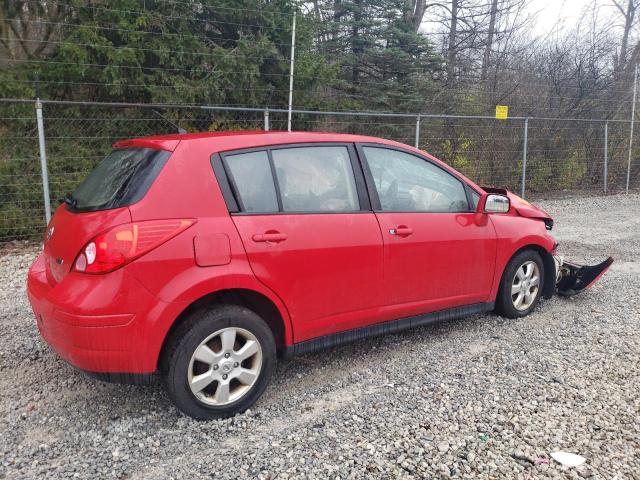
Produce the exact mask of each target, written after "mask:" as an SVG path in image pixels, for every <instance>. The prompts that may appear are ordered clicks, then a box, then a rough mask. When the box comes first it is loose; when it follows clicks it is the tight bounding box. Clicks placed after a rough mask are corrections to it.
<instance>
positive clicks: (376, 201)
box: [356, 142, 480, 213]
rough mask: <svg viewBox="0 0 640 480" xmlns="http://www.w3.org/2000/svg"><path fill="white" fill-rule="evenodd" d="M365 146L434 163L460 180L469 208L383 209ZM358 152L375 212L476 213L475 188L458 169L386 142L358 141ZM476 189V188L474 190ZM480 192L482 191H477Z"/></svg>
mask: <svg viewBox="0 0 640 480" xmlns="http://www.w3.org/2000/svg"><path fill="white" fill-rule="evenodd" d="M364 147H371V148H380V149H383V150H385V149H386V150H395V151H398V152H402V153H405V154H407V155H412V156H414V157H416V158H419V159H421V160H424V161H425V162H427V163H429V164H430V165H433V166H434V167H437V168H439V169H440V170H442V171H443V172H445V173H447V174H449V175H451V176H452V177H453V178H455V179H456V180H458V181H459V182H460V183H461V184H462V188H463V190H464V193H465V198H466V200H467V210H459V211H453V212H452V211H450V210H383V209H382V203H381V202H380V197H379V196H378V190H377V188H376V185H375V181H374V179H373V174H372V173H371V169H370V168H369V161H368V160H367V155H366V154H365V152H364ZM356 152H357V154H358V157H359V159H360V163H361V165H362V170H363V172H364V177H365V181H366V183H367V191H368V193H369V197H370V198H371V205H372V207H373V211H374V213H475V212H476V210H475V209H474V208H472V203H471V201H470V195H471V194H470V192H469V190H474V189H473V188H471V186H470V185H469V184H468V183H467V182H465V181H464V180H463V179H462V178H460V175H459V174H458V172H456V171H450V170H448V169H446V168H444V167H442V166H441V165H438V164H437V163H436V162H434V161H432V160H431V159H430V158H428V157H426V156H425V155H420V154H419V153H416V152H413V151H410V150H407V149H405V148H401V147H397V146H395V145H388V144H385V143H374V142H359V143H356ZM474 191H475V190H474ZM476 193H480V192H476Z"/></svg>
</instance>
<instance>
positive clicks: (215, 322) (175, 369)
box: [162, 305, 276, 420]
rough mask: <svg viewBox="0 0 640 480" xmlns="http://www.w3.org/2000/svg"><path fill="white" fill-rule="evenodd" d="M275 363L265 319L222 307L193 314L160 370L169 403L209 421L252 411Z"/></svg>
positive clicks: (171, 344)
mask: <svg viewBox="0 0 640 480" xmlns="http://www.w3.org/2000/svg"><path fill="white" fill-rule="evenodd" d="M230 332H234V333H233V336H232V334H231V333H230ZM225 344H226V345H225ZM230 345H231V348H229V346H230ZM225 347H226V348H225ZM245 347H246V348H245ZM254 351H255V353H252V352H254ZM225 352H226V353H225ZM275 362H276V346H275V341H274V338H273V333H272V332H271V330H270V329H269V327H268V326H267V324H266V323H265V322H264V320H262V319H261V318H260V317H259V316H258V315H256V314H255V313H254V312H252V311H251V310H249V309H247V308H244V307H240V306H236V305H222V306H216V307H213V308H208V309H203V310H198V311H196V312H194V313H192V314H191V315H190V316H189V317H188V318H187V319H186V320H185V321H184V322H183V323H182V324H181V325H180V326H179V327H178V328H177V329H176V330H175V332H174V333H173V334H172V335H171V338H170V339H169V340H168V345H167V349H166V351H165V354H164V356H163V366H162V371H163V375H164V380H165V384H166V389H167V393H168V395H169V398H170V399H171V401H172V402H173V403H174V405H175V406H176V407H177V408H178V409H179V410H180V411H182V412H183V413H185V414H186V415H188V416H190V417H192V418H195V419H197V420H211V419H215V418H227V417H231V416H233V415H235V414H237V413H242V412H244V411H245V410H246V409H247V408H249V407H251V406H252V405H253V404H254V403H255V402H256V400H258V398H260V396H261V395H262V393H263V392H264V390H265V389H266V388H267V385H268V383H269V380H270V379H271V374H272V373H273V369H274V366H275ZM223 377H224V379H223ZM212 379H213V380H212ZM225 385H226V387H225ZM201 387H202V388H201Z"/></svg>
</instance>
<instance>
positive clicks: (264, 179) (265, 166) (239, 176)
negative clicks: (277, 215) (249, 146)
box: [225, 151, 278, 213]
mask: <svg viewBox="0 0 640 480" xmlns="http://www.w3.org/2000/svg"><path fill="white" fill-rule="evenodd" d="M225 162H226V164H227V168H228V170H229V174H230V176H231V182H232V183H233V186H234V190H235V191H236V194H237V195H238V196H239V197H240V198H238V199H237V200H239V204H240V208H241V209H242V211H244V212H252V213H267V212H277V211H278V200H277V196H276V188H275V185H274V183H273V175H272V174H271V166H270V165H269V156H268V154H267V152H265V151H261V152H250V153H239V154H236V155H226V156H225Z"/></svg>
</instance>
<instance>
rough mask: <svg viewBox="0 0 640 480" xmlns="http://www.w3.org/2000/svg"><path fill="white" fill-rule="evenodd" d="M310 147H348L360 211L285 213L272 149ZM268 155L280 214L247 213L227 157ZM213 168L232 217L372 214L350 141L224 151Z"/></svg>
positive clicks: (213, 158)
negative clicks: (252, 154)
mask: <svg viewBox="0 0 640 480" xmlns="http://www.w3.org/2000/svg"><path fill="white" fill-rule="evenodd" d="M308 147H345V148H346V149H347V153H348V155H349V161H350V163H351V170H352V172H353V179H354V183H355V186H356V195H357V200H358V204H359V206H360V208H359V209H358V210H340V211H336V210H327V211H320V210H319V211H284V209H283V207H282V194H281V192H280V185H279V184H278V177H277V174H276V171H275V165H274V162H273V156H272V154H271V152H272V151H273V150H283V149H287V150H289V149H292V148H308ZM263 151H264V152H266V153H267V157H268V158H269V166H270V169H271V177H272V180H273V183H274V187H275V192H276V199H277V202H278V211H272V212H246V211H244V208H243V205H242V200H241V198H240V195H239V190H238V188H237V185H235V182H234V180H233V175H231V174H230V171H229V167H228V165H227V162H226V157H227V156H232V155H239V154H243V153H255V152H263ZM211 165H212V167H213V172H214V174H215V176H216V178H217V180H218V185H220V190H221V192H222V196H223V198H224V200H225V203H226V205H227V209H228V211H229V213H230V214H231V215H239V216H245V215H251V216H262V215H318V214H332V215H340V214H354V213H367V212H369V213H371V202H370V200H369V195H368V193H367V185H366V180H365V177H364V174H363V172H362V167H361V164H360V161H359V159H358V155H357V153H356V148H355V145H354V144H353V143H349V142H306V143H283V144H278V145H264V146H260V147H251V148H242V149H235V150H226V151H223V152H216V153H214V154H212V155H211Z"/></svg>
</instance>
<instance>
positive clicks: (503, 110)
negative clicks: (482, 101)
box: [496, 105, 509, 120]
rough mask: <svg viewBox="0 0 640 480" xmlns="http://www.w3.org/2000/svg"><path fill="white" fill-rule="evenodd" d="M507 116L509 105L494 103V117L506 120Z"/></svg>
mask: <svg viewBox="0 0 640 480" xmlns="http://www.w3.org/2000/svg"><path fill="white" fill-rule="evenodd" d="M508 116H509V107H508V106H507V105H496V118H497V119H498V120H506V119H507V117H508Z"/></svg>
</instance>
